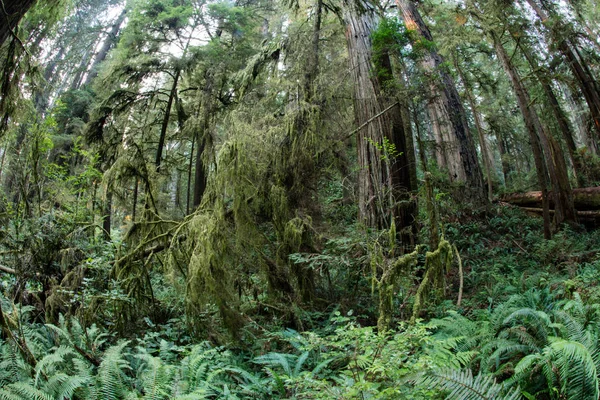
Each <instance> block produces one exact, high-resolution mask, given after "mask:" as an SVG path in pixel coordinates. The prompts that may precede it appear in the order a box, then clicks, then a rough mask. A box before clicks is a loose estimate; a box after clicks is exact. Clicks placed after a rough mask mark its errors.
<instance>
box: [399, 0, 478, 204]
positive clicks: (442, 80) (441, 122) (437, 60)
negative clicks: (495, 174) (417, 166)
mask: <svg viewBox="0 0 600 400" xmlns="http://www.w3.org/2000/svg"><path fill="white" fill-rule="evenodd" d="M396 4H397V5H398V8H399V9H400V10H401V12H402V17H403V19H404V23H405V25H406V27H407V29H409V31H412V32H413V43H414V44H417V43H419V42H421V41H423V40H425V41H427V42H429V43H432V42H433V37H432V36H431V32H430V31H429V28H428V27H427V25H426V24H425V22H424V21H423V19H422V18H421V15H420V13H419V11H418V10H417V8H416V7H415V5H414V3H413V2H412V0H396ZM443 63H444V59H443V58H442V56H441V55H440V54H439V53H438V52H437V51H436V50H435V48H433V47H431V46H429V50H425V51H424V54H423V56H422V61H421V69H422V70H423V72H424V73H425V74H426V75H430V83H429V86H428V87H427V89H428V91H429V93H428V96H429V105H428V109H429V114H430V118H431V120H432V124H433V127H434V133H435V137H436V141H437V142H438V145H441V149H440V154H438V162H440V161H441V162H442V164H441V165H442V167H444V166H445V167H447V168H448V170H449V172H450V179H451V180H459V181H466V183H467V186H468V188H469V189H470V190H471V191H472V195H473V197H474V198H476V199H480V200H484V199H485V194H484V188H483V177H482V174H481V168H480V167H479V162H478V160H477V152H476V149H475V144H474V142H473V138H472V137H471V133H470V132H469V128H468V124H467V118H466V113H465V110H464V107H463V105H462V103H461V101H460V97H459V95H458V91H457V90H456V85H455V84H454V80H453V79H452V77H451V76H450V75H449V74H448V73H447V72H446V71H445V70H444V68H443V65H442V64H443ZM443 163H446V164H445V165H444V164H443Z"/></svg>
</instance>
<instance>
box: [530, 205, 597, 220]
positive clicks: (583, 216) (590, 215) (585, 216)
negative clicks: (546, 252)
mask: <svg viewBox="0 0 600 400" xmlns="http://www.w3.org/2000/svg"><path fill="white" fill-rule="evenodd" d="M520 208H521V209H522V210H524V211H527V212H531V213H535V214H539V215H542V214H543V212H544V209H543V208H537V207H520ZM549 211H550V215H554V213H555V211H554V210H549ZM576 212H577V218H579V219H580V220H588V221H600V211H590V210H584V211H576Z"/></svg>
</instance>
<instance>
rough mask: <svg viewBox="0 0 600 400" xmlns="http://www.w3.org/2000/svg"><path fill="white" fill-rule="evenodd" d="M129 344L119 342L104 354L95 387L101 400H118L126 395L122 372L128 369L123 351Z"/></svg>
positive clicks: (124, 377) (124, 378) (124, 379)
mask: <svg viewBox="0 0 600 400" xmlns="http://www.w3.org/2000/svg"><path fill="white" fill-rule="evenodd" d="M128 343H129V342H121V343H120V344H118V345H115V346H112V347H110V348H108V350H106V352H105V353H104V359H103V360H102V362H101V363H100V366H99V367H98V377H97V386H98V391H99V393H98V394H99V396H100V398H101V399H103V400H120V399H123V398H124V397H125V396H126V395H127V387H126V376H125V373H124V371H125V370H126V369H128V368H130V367H129V364H128V362H127V361H125V359H124V358H123V357H124V349H125V346H127V344H128Z"/></svg>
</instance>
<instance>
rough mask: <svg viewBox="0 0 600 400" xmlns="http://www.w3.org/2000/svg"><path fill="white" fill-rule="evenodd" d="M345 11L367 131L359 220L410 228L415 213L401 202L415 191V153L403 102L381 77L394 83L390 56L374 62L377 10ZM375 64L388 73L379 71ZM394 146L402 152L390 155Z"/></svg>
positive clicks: (348, 5)
mask: <svg viewBox="0 0 600 400" xmlns="http://www.w3.org/2000/svg"><path fill="white" fill-rule="evenodd" d="M343 11H344V20H345V22H346V43H347V46H348V55H349V62H350V72H351V76H352V82H353V86H354V114H355V120H356V124H357V126H359V127H361V128H360V129H359V130H358V134H357V150H358V163H359V167H360V171H359V178H358V179H359V181H358V205H359V218H360V220H361V221H362V222H363V223H364V224H365V225H366V226H367V227H372V228H378V229H382V228H388V227H390V222H391V221H392V220H394V222H395V224H396V226H397V229H405V228H407V227H410V226H412V224H413V223H414V212H415V210H414V209H412V208H411V207H409V208H402V207H399V204H400V202H401V201H402V199H403V198H407V196H410V195H409V193H410V191H412V190H413V188H412V187H411V177H410V168H411V167H412V166H411V165H410V164H409V159H408V156H407V152H408V151H414V149H408V148H407V145H406V137H405V133H404V129H403V121H402V116H401V110H400V106H399V105H398V104H397V100H396V99H390V98H389V97H387V96H385V94H384V93H383V91H382V88H381V87H382V82H380V76H382V75H383V76H386V75H387V76H388V77H389V78H387V79H392V78H391V72H392V71H391V64H390V60H389V55H387V54H379V55H377V58H378V59H376V60H374V59H373V53H372V45H371V32H372V31H373V29H374V28H375V26H376V23H377V22H376V15H375V13H374V10H372V9H370V8H369V6H368V5H366V4H361V5H357V4H356V3H353V2H345V3H344V10H343ZM374 64H376V65H377V64H378V65H377V66H378V67H379V68H380V69H381V70H382V71H383V74H378V73H377V71H375V70H374ZM384 110H388V111H386V112H383V111H384ZM375 116H377V117H376V118H373V117H375ZM390 144H394V145H395V149H396V152H397V154H390V149H391V147H390ZM409 229H410V228H409Z"/></svg>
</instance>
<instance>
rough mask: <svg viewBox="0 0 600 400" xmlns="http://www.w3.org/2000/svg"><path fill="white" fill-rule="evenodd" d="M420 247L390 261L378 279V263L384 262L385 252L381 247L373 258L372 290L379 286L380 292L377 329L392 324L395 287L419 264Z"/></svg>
mask: <svg viewBox="0 0 600 400" xmlns="http://www.w3.org/2000/svg"><path fill="white" fill-rule="evenodd" d="M419 251H420V247H419V246H417V248H416V249H415V251H413V252H412V253H409V254H405V255H403V256H401V257H398V258H396V259H395V260H393V261H392V262H390V263H389V264H388V265H387V266H386V267H385V269H384V272H383V274H382V275H381V277H380V278H379V279H377V276H376V272H377V269H378V266H377V264H378V263H381V262H384V257H383V253H382V251H381V248H380V247H379V249H378V251H377V252H376V253H375V255H374V257H372V258H371V266H372V268H373V279H372V285H373V286H372V290H374V289H375V286H376V287H377V290H378V292H379V318H378V319H377V329H378V330H379V332H384V331H385V330H387V329H388V328H389V326H390V322H391V321H392V312H393V309H394V308H393V302H394V287H395V285H396V282H398V279H399V278H400V277H401V276H402V275H408V274H409V273H410V271H411V269H412V268H413V267H414V266H416V265H417V262H418V256H419Z"/></svg>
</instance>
